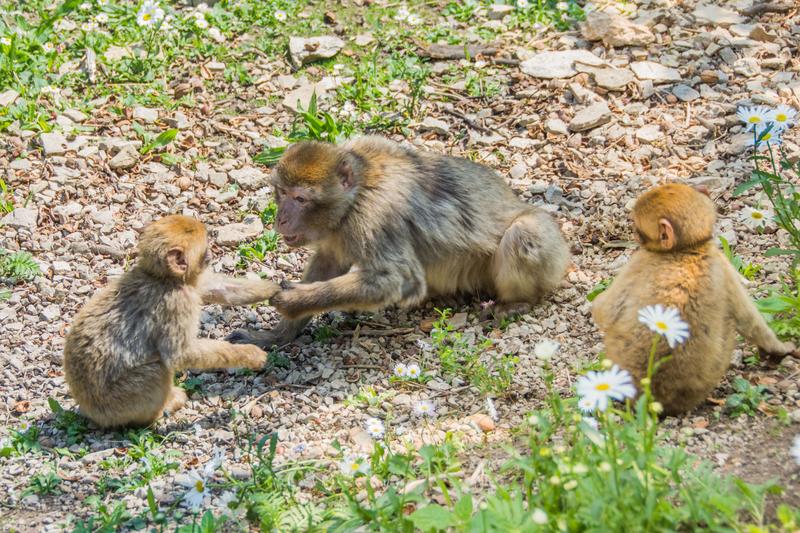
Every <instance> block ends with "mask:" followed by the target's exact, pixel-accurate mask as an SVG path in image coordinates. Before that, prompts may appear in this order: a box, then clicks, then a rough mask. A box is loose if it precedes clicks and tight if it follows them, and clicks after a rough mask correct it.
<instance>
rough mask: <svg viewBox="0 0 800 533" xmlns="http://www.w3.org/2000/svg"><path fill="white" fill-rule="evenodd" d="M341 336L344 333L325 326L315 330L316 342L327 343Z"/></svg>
mask: <svg viewBox="0 0 800 533" xmlns="http://www.w3.org/2000/svg"><path fill="white" fill-rule="evenodd" d="M341 334H342V333H341V332H340V331H339V330H338V329H336V328H334V327H333V326H329V325H328V324H323V325H321V326H319V327H318V328H317V329H315V330H314V333H313V337H314V340H315V341H316V342H325V341H327V340H330V339H332V338H334V337H338V336H339V335H341Z"/></svg>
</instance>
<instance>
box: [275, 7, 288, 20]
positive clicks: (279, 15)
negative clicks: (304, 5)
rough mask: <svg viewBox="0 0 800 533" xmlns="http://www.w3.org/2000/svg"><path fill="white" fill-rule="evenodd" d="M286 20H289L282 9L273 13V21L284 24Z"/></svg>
mask: <svg viewBox="0 0 800 533" xmlns="http://www.w3.org/2000/svg"><path fill="white" fill-rule="evenodd" d="M287 18H289V15H287V14H286V11H284V10H283V9H278V10H277V11H275V20H277V21H278V22H285V21H286V19H287Z"/></svg>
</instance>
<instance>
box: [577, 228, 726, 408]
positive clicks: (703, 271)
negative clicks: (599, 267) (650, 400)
mask: <svg viewBox="0 0 800 533" xmlns="http://www.w3.org/2000/svg"><path fill="white" fill-rule="evenodd" d="M719 255H720V252H719V251H718V250H717V249H716V248H715V247H714V246H713V244H711V243H706V244H705V245H703V246H701V247H699V248H698V249H696V251H693V252H687V253H674V254H669V253H654V252H649V251H647V250H644V249H642V250H638V251H636V252H635V253H634V254H633V256H632V257H631V260H630V262H629V263H628V265H626V266H625V268H623V270H622V271H621V272H620V274H619V275H618V276H617V279H615V280H614V282H613V283H612V284H611V287H609V289H608V290H607V291H606V292H605V293H603V294H601V295H600V296H598V298H597V299H596V300H595V304H594V306H593V315H594V317H595V321H596V322H597V324H598V326H599V327H600V329H601V330H602V331H603V333H604V342H605V345H606V353H607V355H608V357H609V358H610V359H611V360H613V361H615V362H616V363H618V364H620V366H622V367H624V368H626V369H627V370H629V371H630V372H631V373H632V374H633V375H634V378H635V379H636V381H638V380H640V379H641V378H642V377H644V376H646V373H647V361H648V356H649V353H650V348H651V343H652V338H653V333H652V332H651V331H650V330H649V329H647V327H646V326H645V325H644V324H641V323H640V322H639V320H638V312H639V310H640V309H642V308H643V307H646V306H648V305H656V304H661V305H663V306H665V307H674V308H677V309H678V311H679V312H680V314H681V317H682V318H683V319H684V320H685V321H686V322H687V323H688V325H689V339H688V340H687V341H686V342H685V343H684V344H682V345H679V346H677V347H676V348H675V349H674V350H670V349H669V347H668V346H667V344H666V342H664V341H662V342H660V343H659V348H658V351H657V353H656V358H657V359H659V358H661V357H665V356H667V355H671V358H670V359H669V360H667V361H666V362H664V363H663V364H661V366H660V367H659V368H658V371H657V373H656V375H655V376H654V379H653V391H654V394H655V396H656V398H657V399H658V400H659V401H660V402H661V403H662V404H663V405H664V408H665V412H666V413H667V414H673V413H678V412H683V411H686V410H689V409H691V408H692V407H694V406H695V405H697V404H698V403H700V402H701V401H702V400H703V399H704V398H705V397H706V395H707V394H708V393H709V392H710V391H711V390H713V389H714V388H715V387H716V386H717V384H718V383H719V382H720V380H721V379H722V377H723V376H724V374H725V371H726V369H727V368H728V365H729V363H730V353H731V350H732V347H733V339H734V338H735V330H734V326H733V321H732V318H731V316H730V315H729V310H728V305H727V301H726V291H725V273H724V272H723V271H722V269H721V265H722V263H720V262H719Z"/></svg>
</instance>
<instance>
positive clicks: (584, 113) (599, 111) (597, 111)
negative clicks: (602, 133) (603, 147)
mask: <svg viewBox="0 0 800 533" xmlns="http://www.w3.org/2000/svg"><path fill="white" fill-rule="evenodd" d="M612 116H613V115H612V113H611V110H610V109H609V108H608V105H607V104H606V103H605V102H597V103H595V104H592V105H590V106H589V107H586V108H584V109H581V110H580V111H578V112H577V113H575V116H574V117H573V118H572V120H571V121H570V123H569V130H570V131H574V132H579V131H586V130H590V129H592V128H596V127H597V126H602V125H603V124H605V123H607V122H608V121H610V120H611V117H612Z"/></svg>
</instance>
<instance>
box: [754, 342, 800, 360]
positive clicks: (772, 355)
mask: <svg viewBox="0 0 800 533" xmlns="http://www.w3.org/2000/svg"><path fill="white" fill-rule="evenodd" d="M781 344H782V347H781V349H780V350H778V351H767V350H764V349H763V348H759V350H758V352H759V355H761V356H762V357H766V358H768V359H772V360H773V361H775V360H777V359H778V358H780V357H784V356H787V355H790V356H792V357H797V358H800V350H798V349H797V346H795V344H794V343H793V342H784V343H781Z"/></svg>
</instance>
